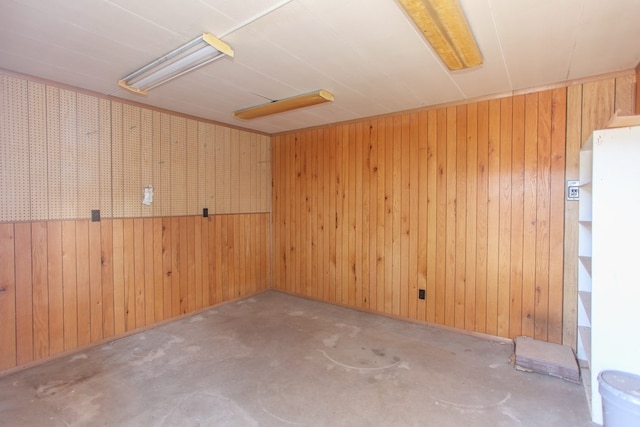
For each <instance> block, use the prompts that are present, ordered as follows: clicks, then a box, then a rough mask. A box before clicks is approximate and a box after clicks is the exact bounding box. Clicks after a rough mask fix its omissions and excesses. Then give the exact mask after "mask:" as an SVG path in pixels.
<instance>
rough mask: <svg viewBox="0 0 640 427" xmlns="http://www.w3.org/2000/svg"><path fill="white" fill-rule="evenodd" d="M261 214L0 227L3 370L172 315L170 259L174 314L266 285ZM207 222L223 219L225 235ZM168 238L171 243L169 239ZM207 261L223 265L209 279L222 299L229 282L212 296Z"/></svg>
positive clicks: (265, 224) (265, 220) (264, 217)
mask: <svg viewBox="0 0 640 427" xmlns="http://www.w3.org/2000/svg"><path fill="white" fill-rule="evenodd" d="M269 217H270V214H269V213H263V214H242V215H224V216H223V217H220V216H217V217H210V218H208V219H203V218H201V217H200V216H188V217H184V216H183V217H175V218H173V219H162V218H137V219H115V220H103V221H101V222H89V221H88V220H76V221H72V220H66V221H49V222H33V223H28V222H22V223H6V224H0V255H1V256H0V261H2V262H4V263H5V264H2V267H3V268H2V269H1V270H0V310H1V311H0V320H2V322H3V323H2V327H1V328H0V343H1V344H2V347H1V348H0V366H2V368H1V369H9V368H13V367H15V366H19V365H24V364H26V363H30V362H33V361H37V360H41V359H46V358H47V357H49V356H53V355H55V354H57V353H60V352H62V351H68V350H73V349H74V348H78V347H80V346H84V345H87V344H90V343H92V342H100V341H101V340H102V339H103V338H110V337H114V336H118V335H120V334H122V333H124V332H126V331H131V330H135V329H136V328H140V327H143V326H148V325H152V324H153V323H155V322H159V321H161V320H164V319H170V318H171V317H173V314H172V312H171V310H172V300H171V298H172V292H171V279H172V277H174V275H173V266H172V262H175V263H176V265H177V268H176V269H175V271H176V272H178V273H181V274H178V275H177V276H176V278H177V282H176V284H177V286H178V287H177V291H176V292H175V295H176V296H177V297H178V301H177V302H174V304H177V307H178V312H179V314H186V313H192V312H195V311H197V310H200V309H202V308H205V307H208V306H210V305H212V304H213V303H219V302H224V301H226V300H228V299H231V298H238V297H243V296H247V295H251V294H253V293H255V292H260V291H263V290H265V289H267V288H268V287H269V286H270V280H269V279H270V266H269V259H270V256H269V254H270V244H269V233H270V230H269V229H270V227H269ZM214 222H217V223H224V224H225V226H224V228H225V230H227V231H228V233H225V238H224V239H221V232H220V228H218V232H217V233H216V232H215V227H214V226H213V224H214ZM209 224H211V229H212V230H213V231H211V232H209V228H210V225H209ZM163 225H164V226H165V227H166V229H165V228H163ZM172 234H175V235H176V240H175V242H174V241H173V239H170V240H168V241H167V240H166V238H167V237H168V236H169V237H170V236H171V235H172ZM221 248H224V250H222V249H221ZM165 249H166V256H167V257H168V260H169V264H168V265H169V270H165V268H166V267H167V266H166V265H165V264H164V255H165V253H163V250H165ZM141 266H142V267H141ZM212 266H224V269H223V270H224V274H223V275H221V276H220V277H219V278H218V284H217V285H218V286H219V288H220V292H221V295H222V292H223V291H222V287H223V286H225V287H226V284H227V283H232V288H231V289H228V288H227V289H225V290H224V292H225V297H224V298H223V297H222V296H221V297H220V298H219V299H218V298H217V297H216V289H214V288H212V286H213V284H212V283H211V282H212V280H209V278H210V277H214V276H215V275H216V274H217V273H216V270H212ZM219 271H222V269H221V270H219ZM167 272H168V273H169V274H166V273H167ZM165 277H166V278H168V280H169V287H168V291H169V292H168V294H167V292H166V289H167V288H165V287H164V283H163V282H164V279H165ZM205 278H206V279H205ZM205 288H208V289H206V290H205ZM165 295H168V298H169V302H168V303H166V304H165V300H164V299H165ZM211 295H213V297H212V296H211ZM225 298H226V299H225ZM165 305H166V306H167V307H168V308H169V312H168V313H167V316H166V317H165V316H164V306H165Z"/></svg>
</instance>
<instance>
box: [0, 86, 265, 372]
mask: <svg viewBox="0 0 640 427" xmlns="http://www.w3.org/2000/svg"><path fill="white" fill-rule="evenodd" d="M149 184H150V185H152V186H153V189H154V201H153V203H152V205H151V206H146V205H143V204H142V203H141V202H142V198H143V189H144V187H145V186H146V185H149ZM203 208H208V210H209V215H210V216H209V217H208V218H203V217H202V209H203ZM94 209H99V210H100V214H101V218H102V220H101V221H100V222H91V221H90V220H89V218H90V217H91V210H94ZM270 210H271V142H270V137H269V136H266V135H261V134H257V133H252V132H248V131H243V130H238V129H231V128H227V127H225V126H220V125H216V124H212V123H208V122H205V121H200V120H195V119H193V118H188V117H184V116H180V115H177V114H171V113H168V112H164V111H156V110H152V109H147V108H143V107H140V106H136V105H130V104H126V103H121V102H117V101H114V100H111V99H106V98H103V97H99V96H94V95H92V94H87V93H84V92H81V91H75V90H73V89H70V88H62V87H58V86H56V85H53V84H47V83H43V82H39V81H32V80H30V79H26V78H20V77H16V76H13V75H2V74H0V370H3V369H10V368H13V367H15V366H20V365H24V364H27V363H30V362H34V361H39V360H44V359H46V358H47V357H50V356H53V355H55V354H59V353H61V352H63V351H68V350H72V349H74V348H78V347H82V346H85V345H88V344H91V343H95V342H99V341H101V340H103V339H107V338H115V337H118V336H119V335H122V334H125V333H127V332H130V331H132V330H135V329H138V328H142V327H145V326H149V325H153V324H154V323H157V322H160V321H163V320H167V319H171V318H173V317H176V316H179V315H183V314H185V313H192V312H194V311H196V310H199V309H202V308H204V307H207V306H210V305H212V304H216V303H220V302H223V301H229V300H231V299H234V298H238V297H242V296H246V295H251V294H253V293H256V292H259V291H261V290H264V289H267V288H268V287H269V286H270V269H271V265H270V251H271V249H270V244H271V243H270V239H271V237H270V233H271V229H270V214H269V212H270Z"/></svg>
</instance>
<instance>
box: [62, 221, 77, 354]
mask: <svg viewBox="0 0 640 427" xmlns="http://www.w3.org/2000/svg"><path fill="white" fill-rule="evenodd" d="M76 252H77V251H76V224H75V223H74V222H73V221H63V222H62V281H63V304H64V320H63V321H64V349H65V350H69V349H72V348H75V347H77V346H78V285H77V268H76V262H77V261H76V260H77V257H76Z"/></svg>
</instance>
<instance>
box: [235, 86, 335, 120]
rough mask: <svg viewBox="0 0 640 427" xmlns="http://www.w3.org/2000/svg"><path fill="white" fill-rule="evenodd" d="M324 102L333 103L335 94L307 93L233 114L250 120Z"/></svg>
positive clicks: (322, 92) (321, 91) (319, 91)
mask: <svg viewBox="0 0 640 427" xmlns="http://www.w3.org/2000/svg"><path fill="white" fill-rule="evenodd" d="M323 102H333V94H332V93H331V92H327V91H326V90H323V89H320V90H317V91H315V92H309V93H305V94H304V95H298V96H293V97H291V98H286V99H281V100H279V101H272V102H269V103H267V104H262V105H257V106H255V107H249V108H245V109H242V110H238V111H235V112H234V113H233V116H234V117H236V118H238V119H245V120H249V119H255V118H258V117H263V116H269V115H271V114H277V113H282V112H284V111H290V110H295V109H297V108H304V107H309V106H311V105H316V104H322V103H323Z"/></svg>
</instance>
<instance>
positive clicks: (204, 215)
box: [202, 208, 209, 218]
mask: <svg viewBox="0 0 640 427" xmlns="http://www.w3.org/2000/svg"><path fill="white" fill-rule="evenodd" d="M208 216H209V209H207V208H203V209H202V217H203V218H207V217H208Z"/></svg>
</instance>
